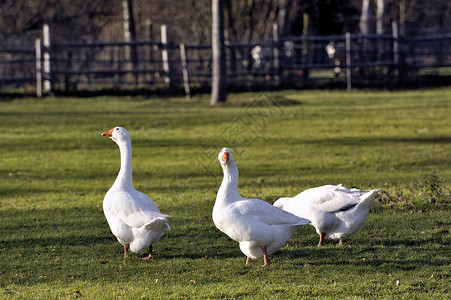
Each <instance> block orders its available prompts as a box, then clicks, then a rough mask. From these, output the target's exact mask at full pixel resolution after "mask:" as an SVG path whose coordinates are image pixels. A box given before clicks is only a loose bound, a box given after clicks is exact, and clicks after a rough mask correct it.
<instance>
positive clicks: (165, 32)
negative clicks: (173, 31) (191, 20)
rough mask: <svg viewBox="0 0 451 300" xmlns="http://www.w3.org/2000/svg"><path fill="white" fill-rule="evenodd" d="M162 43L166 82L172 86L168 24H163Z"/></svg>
mask: <svg viewBox="0 0 451 300" xmlns="http://www.w3.org/2000/svg"><path fill="white" fill-rule="evenodd" d="M161 44H162V45H163V48H162V50H161V58H162V59H163V70H164V72H165V73H166V74H165V76H164V82H165V83H166V84H167V85H168V86H169V87H171V86H172V82H171V66H170V62H169V45H168V44H169V39H168V26H167V25H161Z"/></svg>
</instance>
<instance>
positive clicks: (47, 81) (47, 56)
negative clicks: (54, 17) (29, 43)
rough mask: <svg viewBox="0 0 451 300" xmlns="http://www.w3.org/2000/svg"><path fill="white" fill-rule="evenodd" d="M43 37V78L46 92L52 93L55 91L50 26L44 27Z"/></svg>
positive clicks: (45, 25)
mask: <svg viewBox="0 0 451 300" xmlns="http://www.w3.org/2000/svg"><path fill="white" fill-rule="evenodd" d="M42 35H43V41H42V42H43V50H44V51H43V52H44V53H43V54H44V55H43V58H44V63H43V77H44V92H45V93H52V91H53V81H52V67H51V63H50V62H51V56H52V47H51V30H50V27H49V25H48V24H44V26H43V27H42Z"/></svg>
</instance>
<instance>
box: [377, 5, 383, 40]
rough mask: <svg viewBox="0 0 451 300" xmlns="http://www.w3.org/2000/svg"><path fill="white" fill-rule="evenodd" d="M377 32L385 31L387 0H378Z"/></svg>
mask: <svg viewBox="0 0 451 300" xmlns="http://www.w3.org/2000/svg"><path fill="white" fill-rule="evenodd" d="M376 7H377V8H376V33H377V34H384V33H385V0H377V1H376Z"/></svg>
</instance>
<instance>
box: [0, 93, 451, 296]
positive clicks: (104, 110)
mask: <svg viewBox="0 0 451 300" xmlns="http://www.w3.org/2000/svg"><path fill="white" fill-rule="evenodd" d="M450 100H451V89H449V88H448V89H433V90H422V91H415V92H409V91H404V92H364V91H355V92H352V93H347V92H342V91H330V92H321V91H283V92H271V93H247V94H231V95H230V96H229V101H228V103H227V104H225V105H219V106H216V107H210V106H209V105H208V97H206V96H203V97H199V98H196V99H194V100H191V101H187V100H185V99H182V98H171V99H154V98H150V99H146V98H140V97H129V98H128V97H121V98H115V97H97V98H85V99H82V98H57V99H51V98H48V99H42V100H36V99H17V100H13V101H3V102H0V149H1V150H0V298H40V299H50V298H63V299H66V298H68V299H71V298H79V297H83V298H107V299H117V298H125V299H137V298H148V299H151V298H156V299H180V298H188V299H196V298H197V299H208V298H209V299H217V298H224V299H232V298H245V299H249V298H259V299H269V298H272V299H302V298H321V299H324V298H328V299H337V297H339V298H342V299H345V298H346V299H361V298H390V299H393V298H406V299H407V298H408V299H425V298H427V299H433V298H435V299H445V298H450V291H449V283H450V265H449V260H450V257H449V254H450V240H451V234H450V224H451V222H450V218H449V216H450V209H449V208H450V205H449V203H450V197H449V189H448V187H449V185H450V183H451V168H450V161H451V154H450V153H451V131H450V124H451V101H450ZM117 125H120V126H124V127H126V128H127V129H128V130H129V132H130V133H131V135H132V145H133V172H134V184H135V187H136V188H137V189H139V190H141V191H143V192H145V193H146V194H148V195H149V196H150V197H151V198H152V199H153V200H154V201H155V202H156V203H157V204H158V205H159V206H160V209H161V211H162V212H163V213H166V214H170V215H172V216H173V217H172V219H170V225H171V229H172V230H171V232H170V233H169V234H167V235H166V236H165V237H164V238H163V239H162V240H161V241H160V242H159V243H158V244H156V245H154V249H155V252H156V253H157V254H158V256H157V257H156V258H155V259H153V260H151V261H146V262H143V261H140V260H139V259H138V255H135V254H132V255H131V257H130V258H129V259H127V260H124V259H123V257H122V256H123V252H122V251H123V249H122V246H121V245H120V244H119V243H118V242H117V241H116V239H115V238H114V236H113V235H112V234H111V232H110V231H109V228H108V225H107V223H106V220H105V217H104V215H103V212H102V200H103V196H104V194H105V193H106V191H107V190H108V188H109V187H110V186H111V184H112V183H113V181H114V179H115V177H116V175H117V172H118V170H119V163H120V162H119V150H118V147H117V146H116V144H114V143H113V142H112V141H110V140H108V139H106V138H105V137H102V136H100V133H101V132H104V131H106V130H109V129H110V128H112V127H114V126H117ZM224 146H228V147H230V148H232V151H233V153H234V158H235V160H236V161H237V165H238V168H239V170H240V192H241V194H242V195H243V196H247V197H257V198H261V199H264V200H266V201H269V202H272V201H273V200H275V199H276V198H278V197H280V196H290V195H295V194H297V193H299V192H300V191H302V190H303V189H305V188H308V187H314V186H319V185H323V184H338V183H343V184H344V185H345V186H349V187H350V186H356V187H359V188H364V189H372V188H381V189H382V191H381V193H380V195H381V196H380V197H378V198H377V201H376V202H375V203H374V204H373V207H372V209H371V212H370V215H369V217H368V220H367V222H366V223H365V225H364V226H363V228H362V229H361V230H360V231H358V232H357V233H356V234H354V235H353V236H352V237H351V238H350V239H349V240H348V241H347V243H346V246H344V247H340V246H337V245H336V244H335V243H334V242H332V241H329V242H327V244H326V246H325V247H324V248H317V247H315V245H316V244H317V242H318V236H317V235H316V233H315V232H314V229H313V228H312V227H311V226H304V227H303V228H301V229H300V230H299V231H298V232H296V233H295V235H294V236H293V238H292V239H291V240H290V241H289V242H288V244H287V246H286V247H284V248H282V249H281V250H280V251H278V252H276V253H274V254H273V255H272V256H271V258H272V262H273V264H272V265H271V266H269V267H267V268H259V267H258V266H259V265H261V264H262V261H253V262H252V264H251V265H250V266H247V267H246V266H245V265H244V263H245V257H244V255H243V254H242V253H241V252H240V250H239V248H238V244H237V243H236V242H233V241H230V240H228V238H227V237H226V236H225V235H224V234H222V233H221V232H219V231H218V230H217V229H216V228H215V226H214V224H213V222H212V220H211V211H212V208H213V204H214V201H215V197H216V192H217V189H218V188H219V185H220V182H221V179H222V177H221V175H222V174H221V173H222V170H221V168H220V166H219V163H218V161H217V154H218V152H219V151H220V149H221V148H222V147H224Z"/></svg>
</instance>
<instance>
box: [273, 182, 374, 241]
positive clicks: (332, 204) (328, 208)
mask: <svg viewBox="0 0 451 300" xmlns="http://www.w3.org/2000/svg"><path fill="white" fill-rule="evenodd" d="M378 191H379V189H375V190H370V191H361V190H358V189H348V188H345V187H343V186H342V185H341V184H339V185H336V186H335V185H324V186H320V187H316V188H311V189H308V190H305V191H303V192H302V193H300V194H298V195H297V196H295V197H293V198H280V199H278V200H277V201H276V202H274V206H276V207H278V208H281V209H283V210H285V211H288V212H291V213H292V214H294V215H296V216H298V217H301V218H307V219H309V220H310V221H311V225H313V226H314V227H315V228H316V232H317V233H318V234H319V236H320V238H319V243H318V247H320V246H323V245H324V239H325V238H326V237H327V238H330V239H339V240H340V245H341V244H343V239H345V238H347V237H349V236H350V235H352V234H353V233H354V232H356V231H357V230H358V229H359V228H360V227H361V226H362V225H363V223H364V222H365V220H366V218H367V217H368V213H369V211H370V207H371V204H372V203H373V200H374V198H375V197H376V194H377V192H378Z"/></svg>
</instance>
